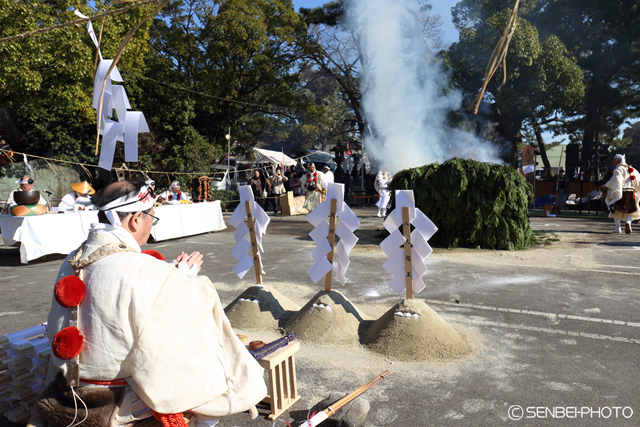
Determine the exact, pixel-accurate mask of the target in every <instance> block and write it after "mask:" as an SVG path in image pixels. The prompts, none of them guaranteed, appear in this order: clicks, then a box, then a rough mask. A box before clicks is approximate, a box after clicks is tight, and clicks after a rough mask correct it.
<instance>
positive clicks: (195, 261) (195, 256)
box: [173, 251, 203, 272]
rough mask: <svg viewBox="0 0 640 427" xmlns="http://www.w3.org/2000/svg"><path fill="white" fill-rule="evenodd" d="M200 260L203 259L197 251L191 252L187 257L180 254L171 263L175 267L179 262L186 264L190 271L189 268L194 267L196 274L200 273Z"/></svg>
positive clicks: (184, 254)
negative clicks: (196, 270)
mask: <svg viewBox="0 0 640 427" xmlns="http://www.w3.org/2000/svg"><path fill="white" fill-rule="evenodd" d="M202 258H203V256H202V254H201V253H200V252H198V251H196V252H193V253H191V254H190V255H187V254H186V253H184V252H182V253H181V254H180V255H178V256H177V257H176V259H175V261H174V262H173V263H174V265H175V266H176V267H177V266H178V264H179V263H180V261H184V262H186V263H187V266H188V267H189V269H191V267H193V266H194V265H196V266H197V269H198V272H200V268H201V267H202V263H203V260H202Z"/></svg>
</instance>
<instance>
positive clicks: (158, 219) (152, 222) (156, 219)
mask: <svg viewBox="0 0 640 427" xmlns="http://www.w3.org/2000/svg"><path fill="white" fill-rule="evenodd" d="M142 213H143V214H145V215H149V216H150V217H151V218H153V219H152V220H151V225H156V224H157V223H158V221H160V218H158V217H157V216H153V215H151V214H150V213H146V212H142Z"/></svg>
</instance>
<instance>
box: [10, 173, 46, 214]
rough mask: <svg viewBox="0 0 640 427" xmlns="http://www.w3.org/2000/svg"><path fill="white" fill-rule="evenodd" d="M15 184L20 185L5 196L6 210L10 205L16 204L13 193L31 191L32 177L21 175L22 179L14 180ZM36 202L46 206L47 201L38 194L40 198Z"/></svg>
mask: <svg viewBox="0 0 640 427" xmlns="http://www.w3.org/2000/svg"><path fill="white" fill-rule="evenodd" d="M16 184H18V185H19V186H20V187H19V188H18V189H17V190H14V191H12V192H11V193H9V197H7V203H5V207H6V209H7V210H8V209H9V208H10V207H11V206H15V205H16V204H17V203H16V201H15V200H14V198H13V195H14V194H15V193H16V192H17V191H33V179H32V178H31V177H30V176H23V177H22V179H20V180H18V181H16ZM38 204H39V205H44V206H47V201H46V200H45V199H44V198H43V197H42V196H40V200H39V201H38Z"/></svg>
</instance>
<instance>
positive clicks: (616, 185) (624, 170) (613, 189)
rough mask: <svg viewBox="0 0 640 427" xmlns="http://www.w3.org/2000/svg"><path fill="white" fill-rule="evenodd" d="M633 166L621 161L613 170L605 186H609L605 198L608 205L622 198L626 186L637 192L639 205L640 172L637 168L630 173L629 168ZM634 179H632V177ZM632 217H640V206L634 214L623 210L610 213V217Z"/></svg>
mask: <svg viewBox="0 0 640 427" xmlns="http://www.w3.org/2000/svg"><path fill="white" fill-rule="evenodd" d="M630 167H631V166H629V165H626V164H624V163H620V164H619V165H618V166H616V168H615V169H614V171H613V176H612V177H611V179H610V180H609V181H607V183H606V184H605V187H607V189H608V190H607V197H606V198H605V203H606V204H607V206H611V205H612V204H614V203H615V202H617V201H618V200H620V199H621V198H622V191H623V189H626V188H632V189H633V191H634V192H635V194H636V205H638V201H639V200H640V192H639V191H638V190H639V188H638V187H639V184H638V181H639V180H640V174H638V171H637V170H636V169H635V168H632V169H633V173H629V168H630ZM632 176H633V177H634V179H631V177H632ZM628 216H629V217H631V219H632V220H636V219H640V208H639V209H636V211H635V212H634V213H632V214H627V213H623V212H613V213H610V214H609V218H614V219H619V220H624V221H626V219H627V217H628Z"/></svg>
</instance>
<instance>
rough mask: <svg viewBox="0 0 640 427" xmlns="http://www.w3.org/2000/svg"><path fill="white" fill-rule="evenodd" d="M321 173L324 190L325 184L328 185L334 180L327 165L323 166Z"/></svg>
mask: <svg viewBox="0 0 640 427" xmlns="http://www.w3.org/2000/svg"><path fill="white" fill-rule="evenodd" d="M323 173H324V188H327V184H329V183H330V182H335V178H334V176H333V172H331V168H330V167H329V165H324V169H323Z"/></svg>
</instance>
